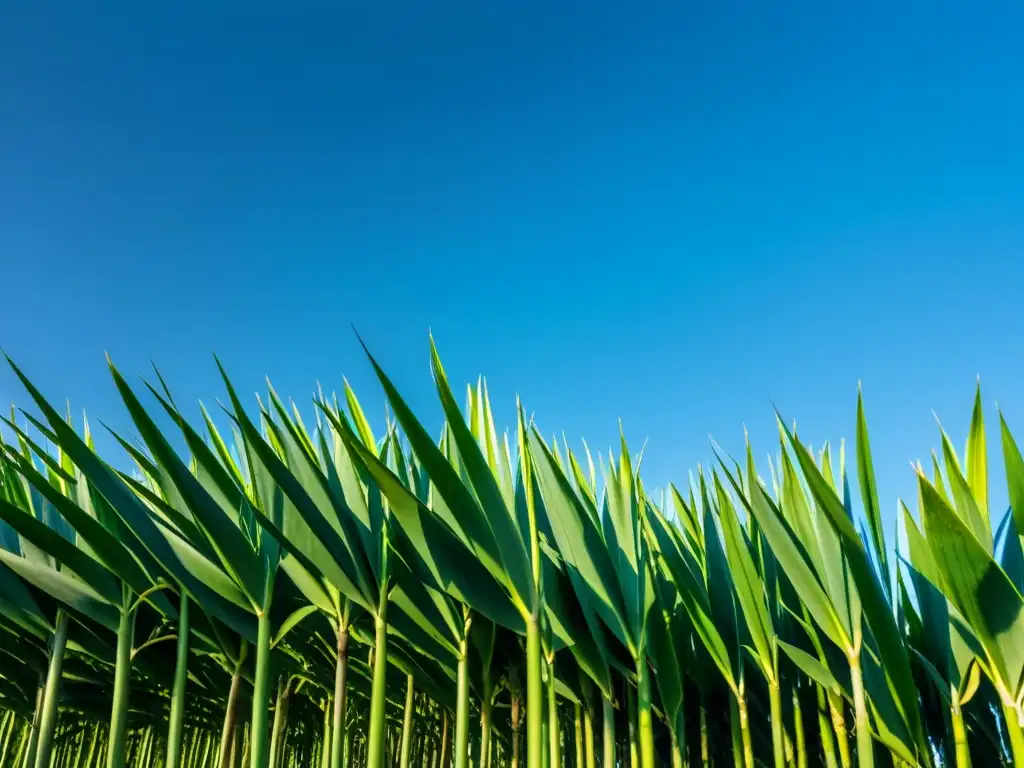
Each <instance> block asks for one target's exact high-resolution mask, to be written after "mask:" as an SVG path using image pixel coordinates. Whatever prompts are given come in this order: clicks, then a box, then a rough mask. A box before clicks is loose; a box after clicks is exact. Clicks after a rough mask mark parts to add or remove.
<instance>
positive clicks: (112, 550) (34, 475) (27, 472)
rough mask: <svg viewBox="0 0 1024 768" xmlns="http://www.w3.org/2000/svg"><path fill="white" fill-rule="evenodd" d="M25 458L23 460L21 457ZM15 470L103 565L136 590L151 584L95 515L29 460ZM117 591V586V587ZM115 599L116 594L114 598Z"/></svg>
mask: <svg viewBox="0 0 1024 768" xmlns="http://www.w3.org/2000/svg"><path fill="white" fill-rule="evenodd" d="M22 461H23V462H24V460H22ZM18 471H19V472H21V473H22V475H23V476H24V477H25V478H26V479H27V480H28V482H29V483H31V484H32V485H33V486H34V487H35V488H37V489H38V490H39V492H40V493H41V494H43V495H44V496H46V498H47V499H48V500H49V501H50V503H51V504H53V506H54V507H55V508H56V509H57V511H58V512H59V513H60V514H61V515H62V516H63V517H64V519H65V520H67V521H68V523H70V524H71V527H72V528H74V529H75V531H77V533H78V535H79V536H80V537H81V538H82V539H84V540H85V541H86V542H87V543H88V544H89V547H90V548H91V549H92V551H93V553H95V555H96V557H97V558H98V559H99V560H101V561H102V562H103V564H104V565H106V567H107V568H108V569H109V570H111V571H113V572H114V573H115V574H117V576H118V578H120V579H122V580H124V581H125V582H126V583H127V584H128V585H129V586H130V587H131V588H132V589H133V590H134V591H135V592H139V593H141V592H144V591H146V590H147V589H148V588H149V587H151V586H152V581H151V580H150V578H149V577H148V576H147V575H146V573H145V571H143V570H142V568H141V567H140V566H139V564H138V562H137V561H136V560H135V558H134V557H133V556H132V553H131V551H130V550H129V549H128V547H126V546H125V545H124V543H123V542H122V541H121V540H120V539H119V538H118V537H117V536H115V535H114V534H112V533H111V532H110V531H108V530H107V529H106V528H104V527H103V525H102V523H100V522H99V521H98V520H97V519H96V518H95V517H93V516H92V515H90V514H89V513H88V512H86V511H85V510H83V509H82V508H81V507H80V506H78V505H77V504H76V503H75V502H74V501H72V500H71V499H69V498H67V497H66V496H63V495H62V494H61V493H60V491H58V490H57V489H56V488H54V487H53V486H52V485H50V484H49V483H48V482H46V479H45V478H44V477H43V476H42V475H41V474H40V473H39V472H38V471H36V469H35V468H34V467H32V466H31V464H29V463H28V462H24V463H21V464H19V467H18ZM117 593H118V595H119V594H120V589H118V591H117ZM115 599H116V598H115Z"/></svg>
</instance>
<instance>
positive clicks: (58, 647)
mask: <svg viewBox="0 0 1024 768" xmlns="http://www.w3.org/2000/svg"><path fill="white" fill-rule="evenodd" d="M67 642H68V615H67V614H66V613H64V611H63V610H58V611H57V628H56V631H55V632H54V633H53V646H52V648H51V649H50V668H49V670H47V673H46V690H45V692H44V693H43V712H42V718H41V720H40V723H39V742H38V747H37V750H36V768H50V754H51V753H52V751H53V734H54V730H55V728H56V727H57V708H58V704H59V703H60V677H61V674H62V671H63V668H64V648H65V647H66V646H67Z"/></svg>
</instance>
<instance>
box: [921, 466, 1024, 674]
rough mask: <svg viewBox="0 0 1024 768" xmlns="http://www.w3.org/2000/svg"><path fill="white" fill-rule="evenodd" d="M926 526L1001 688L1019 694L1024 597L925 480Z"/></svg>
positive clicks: (949, 590) (946, 581)
mask: <svg viewBox="0 0 1024 768" xmlns="http://www.w3.org/2000/svg"><path fill="white" fill-rule="evenodd" d="M918 482H919V485H920V492H921V498H922V503H923V506H922V513H923V517H924V528H925V532H926V534H927V536H928V541H929V543H930V544H931V546H932V549H933V551H934V552H935V555H936V557H935V559H936V561H937V563H938V565H939V568H940V569H941V571H942V575H943V585H944V589H945V592H946V594H947V596H948V597H949V599H950V600H951V601H952V602H953V604H954V605H955V606H956V607H957V609H958V610H959V611H960V612H961V613H962V614H963V616H964V618H966V619H967V622H968V623H969V624H970V626H971V628H972V629H973V630H974V632H975V634H976V635H977V636H978V639H979V640H980V641H981V644H982V645H983V646H984V648H985V654H986V656H988V658H989V662H990V665H991V666H992V667H993V668H994V672H995V673H996V674H997V675H998V680H999V682H998V684H1001V685H1002V686H1003V687H1004V689H1005V690H1006V691H1008V692H1009V693H1011V694H1015V693H1016V689H1017V686H1018V684H1019V681H1020V679H1021V672H1022V671H1024V599H1022V597H1021V595H1020V593H1019V592H1018V591H1017V588H1016V587H1014V586H1013V583H1012V582H1011V581H1010V579H1009V577H1008V576H1007V575H1006V573H1005V572H1004V571H1003V569H1002V568H1000V567H999V564H998V563H997V562H996V561H995V560H993V559H992V556H991V555H990V554H989V553H988V551H987V550H986V548H985V547H984V546H983V545H982V544H981V542H979V541H978V539H977V537H976V536H975V535H974V533H973V532H972V531H971V530H970V529H969V528H968V527H967V525H966V524H965V523H964V521H963V520H962V519H961V518H960V517H959V516H958V515H957V514H956V513H955V512H954V511H953V510H952V509H950V507H949V505H948V504H946V502H945V501H943V500H942V498H941V497H940V496H939V494H938V492H936V490H935V489H934V488H933V487H932V485H931V483H929V482H928V481H927V479H925V478H924V477H919V479H918Z"/></svg>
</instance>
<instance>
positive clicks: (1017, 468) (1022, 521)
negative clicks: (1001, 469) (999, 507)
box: [999, 413, 1024, 536]
mask: <svg viewBox="0 0 1024 768" xmlns="http://www.w3.org/2000/svg"><path fill="white" fill-rule="evenodd" d="M999 431H1000V435H1001V437H1002V443H1003V461H1004V464H1005V466H1006V487H1007V491H1008V492H1009V496H1010V509H1011V510H1012V511H1013V521H1014V528H1015V530H1016V533H1017V536H1024V458H1021V454H1020V450H1019V449H1018V448H1017V443H1016V441H1015V440H1014V439H1013V435H1012V434H1011V433H1010V428H1009V427H1008V426H1007V424H1006V419H1004V418H1003V414H1002V413H1000V414H999Z"/></svg>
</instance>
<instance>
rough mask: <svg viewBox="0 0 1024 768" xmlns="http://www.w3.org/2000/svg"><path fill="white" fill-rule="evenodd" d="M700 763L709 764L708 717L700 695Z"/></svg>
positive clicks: (702, 697)
mask: <svg viewBox="0 0 1024 768" xmlns="http://www.w3.org/2000/svg"><path fill="white" fill-rule="evenodd" d="M700 764H701V765H702V766H707V765H710V764H711V745H710V744H709V743H708V717H707V712H705V711H704V696H703V694H702V695H701V707H700Z"/></svg>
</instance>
